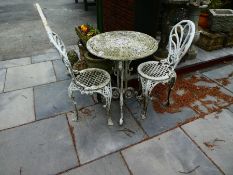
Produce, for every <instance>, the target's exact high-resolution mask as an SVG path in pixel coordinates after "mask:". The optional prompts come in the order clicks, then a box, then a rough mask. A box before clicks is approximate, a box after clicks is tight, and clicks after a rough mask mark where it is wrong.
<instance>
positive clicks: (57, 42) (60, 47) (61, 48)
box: [36, 3, 78, 80]
mask: <svg viewBox="0 0 233 175" xmlns="http://www.w3.org/2000/svg"><path fill="white" fill-rule="evenodd" d="M36 7H37V10H38V12H39V14H40V17H41V20H42V22H43V25H44V27H45V30H46V32H47V35H48V37H49V40H50V42H51V43H52V44H53V45H54V47H55V48H56V49H57V51H58V52H59V54H60V56H61V57H62V61H63V62H64V64H65V66H66V68H67V70H68V71H69V73H70V75H71V77H72V79H73V80H75V75H74V72H73V69H72V66H71V64H70V61H69V59H68V56H67V52H66V48H65V45H64V42H63V41H62V40H61V38H60V37H59V36H58V34H56V33H55V32H53V31H52V30H51V28H50V27H49V25H48V22H47V20H46V18H45V16H44V13H43V11H42V9H41V7H40V5H39V4H38V3H36ZM75 73H78V72H77V71H76V72H75Z"/></svg>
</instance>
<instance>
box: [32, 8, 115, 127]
mask: <svg viewBox="0 0 233 175" xmlns="http://www.w3.org/2000/svg"><path fill="white" fill-rule="evenodd" d="M36 7H37V9H38V12H39V14H40V16H41V19H42V21H43V24H44V27H45V29H46V32H47V34H48V37H49V40H50V42H51V43H53V45H54V46H55V48H56V49H57V50H58V52H59V54H60V56H61V57H62V61H63V62H64V64H65V66H66V68H67V70H68V71H69V73H70V75H71V83H70V86H69V88H68V95H69V97H70V98H71V99H72V101H73V103H74V105H75V115H76V120H78V113H77V111H76V110H77V108H76V101H75V99H74V96H73V92H74V91H80V92H81V94H89V95H92V94H93V93H99V94H101V95H103V96H104V98H105V101H106V104H105V105H104V107H106V109H107V114H108V117H109V118H108V125H113V122H112V118H111V114H110V105H111V99H112V88H111V77H110V74H109V73H108V72H107V71H105V70H102V69H97V68H89V69H84V70H81V71H75V72H74V71H73V69H72V66H71V64H70V62H69V59H68V57H67V53H66V48H65V45H64V43H63V41H62V40H61V38H60V37H59V36H58V35H57V34H56V33H54V32H53V31H52V30H51V29H50V27H49V26H48V23H47V20H46V18H45V16H44V14H43V12H42V10H41V8H40V6H39V4H36Z"/></svg>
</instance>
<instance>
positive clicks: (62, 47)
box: [48, 31, 78, 80]
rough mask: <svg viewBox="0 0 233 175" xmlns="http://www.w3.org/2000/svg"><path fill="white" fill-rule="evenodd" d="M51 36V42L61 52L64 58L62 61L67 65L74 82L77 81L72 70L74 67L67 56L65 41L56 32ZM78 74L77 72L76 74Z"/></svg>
mask: <svg viewBox="0 0 233 175" xmlns="http://www.w3.org/2000/svg"><path fill="white" fill-rule="evenodd" d="M48 35H49V40H50V42H51V43H53V45H54V47H55V48H56V49H57V51H58V52H59V54H60V56H61V58H62V61H63V63H64V64H65V66H66V68H67V70H68V71H69V73H70V75H71V77H72V79H73V80H75V75H74V72H73V69H72V66H71V64H70V61H69V59H68V56H67V52H66V48H65V45H64V43H63V41H62V40H61V38H60V37H59V35H58V34H56V33H55V32H53V31H51V33H48ZM77 73H78V72H77V71H76V74H77Z"/></svg>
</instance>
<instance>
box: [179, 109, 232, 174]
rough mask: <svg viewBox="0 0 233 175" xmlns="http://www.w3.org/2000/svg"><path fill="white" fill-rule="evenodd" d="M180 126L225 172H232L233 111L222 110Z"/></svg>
mask: <svg viewBox="0 0 233 175" xmlns="http://www.w3.org/2000/svg"><path fill="white" fill-rule="evenodd" d="M182 128H183V129H184V130H185V131H186V132H187V134H188V135H189V136H190V137H191V138H192V139H193V140H194V141H195V142H196V143H197V144H198V145H199V146H200V147H201V149H202V150H203V151H204V152H205V153H206V154H207V155H208V156H209V157H210V158H211V159H212V160H213V161H214V162H215V163H216V164H217V165H218V166H220V168H221V169H222V170H223V171H224V172H225V174H226V175H232V172H233V166H232V165H233V147H232V145H233V135H232V132H233V113H232V112H230V111H228V110H223V111H221V112H219V113H213V114H210V115H208V116H206V117H205V118H204V119H198V120H196V121H194V122H191V123H188V124H186V125H184V126H182Z"/></svg>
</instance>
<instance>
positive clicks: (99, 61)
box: [84, 52, 114, 74]
mask: <svg viewBox="0 0 233 175" xmlns="http://www.w3.org/2000/svg"><path fill="white" fill-rule="evenodd" d="M84 59H85V62H86V64H87V66H88V68H99V69H104V70H106V71H108V72H109V73H110V74H111V73H113V67H114V62H113V61H111V60H107V59H103V58H99V57H96V56H94V55H92V54H91V53H89V52H85V53H84Z"/></svg>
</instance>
